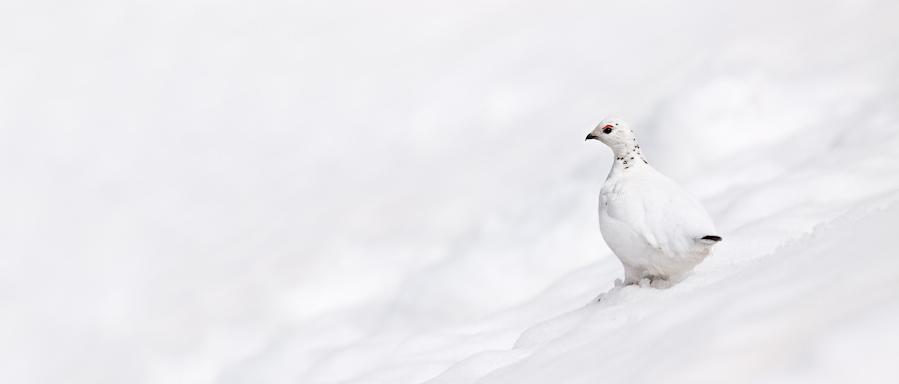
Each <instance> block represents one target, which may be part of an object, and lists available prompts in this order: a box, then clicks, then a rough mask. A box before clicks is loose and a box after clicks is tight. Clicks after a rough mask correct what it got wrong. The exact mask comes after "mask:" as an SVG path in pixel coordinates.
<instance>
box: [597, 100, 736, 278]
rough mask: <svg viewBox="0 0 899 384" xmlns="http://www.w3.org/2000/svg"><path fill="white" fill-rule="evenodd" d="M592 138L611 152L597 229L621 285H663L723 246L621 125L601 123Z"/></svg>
mask: <svg viewBox="0 0 899 384" xmlns="http://www.w3.org/2000/svg"><path fill="white" fill-rule="evenodd" d="M600 135H602V136H600ZM590 138H596V139H599V140H600V141H602V142H603V143H606V144H607V145H609V147H611V148H612V150H613V152H615V163H614V164H613V165H612V170H611V171H610V172H609V176H608V178H606V181H605V183H604V184H603V186H602V189H601V191H600V196H599V227H600V231H601V232H602V237H603V239H604V240H605V241H606V243H607V244H608V245H609V248H611V249H612V252H614V253H615V255H616V256H618V259H620V260H621V263H622V264H623V265H624V271H625V284H635V283H637V282H639V281H640V280H641V279H643V278H650V279H656V278H661V279H667V278H668V277H670V276H672V275H677V274H680V273H683V272H686V271H689V270H691V269H693V267H695V266H696V265H697V264H699V263H700V262H702V260H704V259H705V258H706V257H708V256H709V255H710V254H711V252H712V248H713V246H714V244H716V243H717V242H718V241H720V240H721V237H719V236H717V231H716V230H715V225H714V224H713V223H712V219H711V218H710V217H709V215H708V213H706V211H705V209H704V208H703V207H702V204H700V203H699V201H697V200H696V199H694V198H693V197H692V196H690V195H689V194H688V193H687V192H686V191H685V190H684V189H683V188H681V187H680V186H679V185H677V184H676V183H675V182H674V181H673V180H671V179H669V178H668V177H666V176H665V175H662V174H661V173H659V172H658V171H656V170H655V168H653V167H652V166H650V165H649V163H648V162H647V161H646V159H645V158H644V157H643V154H642V150H641V149H640V146H639V145H638V144H637V141H636V138H634V136H633V131H631V130H630V128H629V127H628V126H627V124H626V123H625V122H624V121H622V120H621V119H617V118H608V119H605V120H603V122H602V123H600V124H599V126H597V128H596V130H594V132H593V133H591V134H590V136H588V139H590Z"/></svg>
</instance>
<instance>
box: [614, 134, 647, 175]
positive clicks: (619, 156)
mask: <svg viewBox="0 0 899 384" xmlns="http://www.w3.org/2000/svg"><path fill="white" fill-rule="evenodd" d="M613 152H614V154H615V163H614V164H613V165H612V169H613V170H615V169H621V170H628V169H632V168H638V167H645V166H648V165H649V162H648V161H646V157H644V156H643V150H642V149H641V148H640V145H639V144H637V142H636V141H635V142H633V143H632V144H629V145H621V146H617V147H616V148H614V149H613Z"/></svg>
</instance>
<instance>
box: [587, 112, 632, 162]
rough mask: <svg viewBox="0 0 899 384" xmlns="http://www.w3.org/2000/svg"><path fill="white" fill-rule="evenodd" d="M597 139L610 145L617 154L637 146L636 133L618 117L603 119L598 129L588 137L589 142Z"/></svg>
mask: <svg viewBox="0 0 899 384" xmlns="http://www.w3.org/2000/svg"><path fill="white" fill-rule="evenodd" d="M590 139H596V140H599V141H601V142H603V143H604V144H605V145H608V146H609V148H612V150H613V151H616V153H617V152H618V151H619V150H627V148H628V147H630V146H634V145H637V140H636V138H635V137H634V131H632V130H631V127H630V125H628V124H627V122H625V121H624V120H622V119H621V118H618V117H607V118H605V119H603V121H602V122H600V123H599V125H597V126H596V128H594V129H593V131H592V132H590V134H589V135H587V140H590Z"/></svg>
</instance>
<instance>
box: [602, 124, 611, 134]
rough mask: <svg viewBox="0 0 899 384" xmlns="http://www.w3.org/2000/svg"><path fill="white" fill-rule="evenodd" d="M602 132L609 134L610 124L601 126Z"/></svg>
mask: <svg viewBox="0 0 899 384" xmlns="http://www.w3.org/2000/svg"><path fill="white" fill-rule="evenodd" d="M602 133H605V134H607V135H608V134H610V133H612V126H611V125H607V126H605V127H603V129H602Z"/></svg>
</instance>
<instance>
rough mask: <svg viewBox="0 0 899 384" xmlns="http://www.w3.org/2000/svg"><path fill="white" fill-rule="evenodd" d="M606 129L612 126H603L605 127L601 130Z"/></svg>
mask: <svg viewBox="0 0 899 384" xmlns="http://www.w3.org/2000/svg"><path fill="white" fill-rule="evenodd" d="M606 128H612V126H611V125H607V126H605V127H602V129H606Z"/></svg>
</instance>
